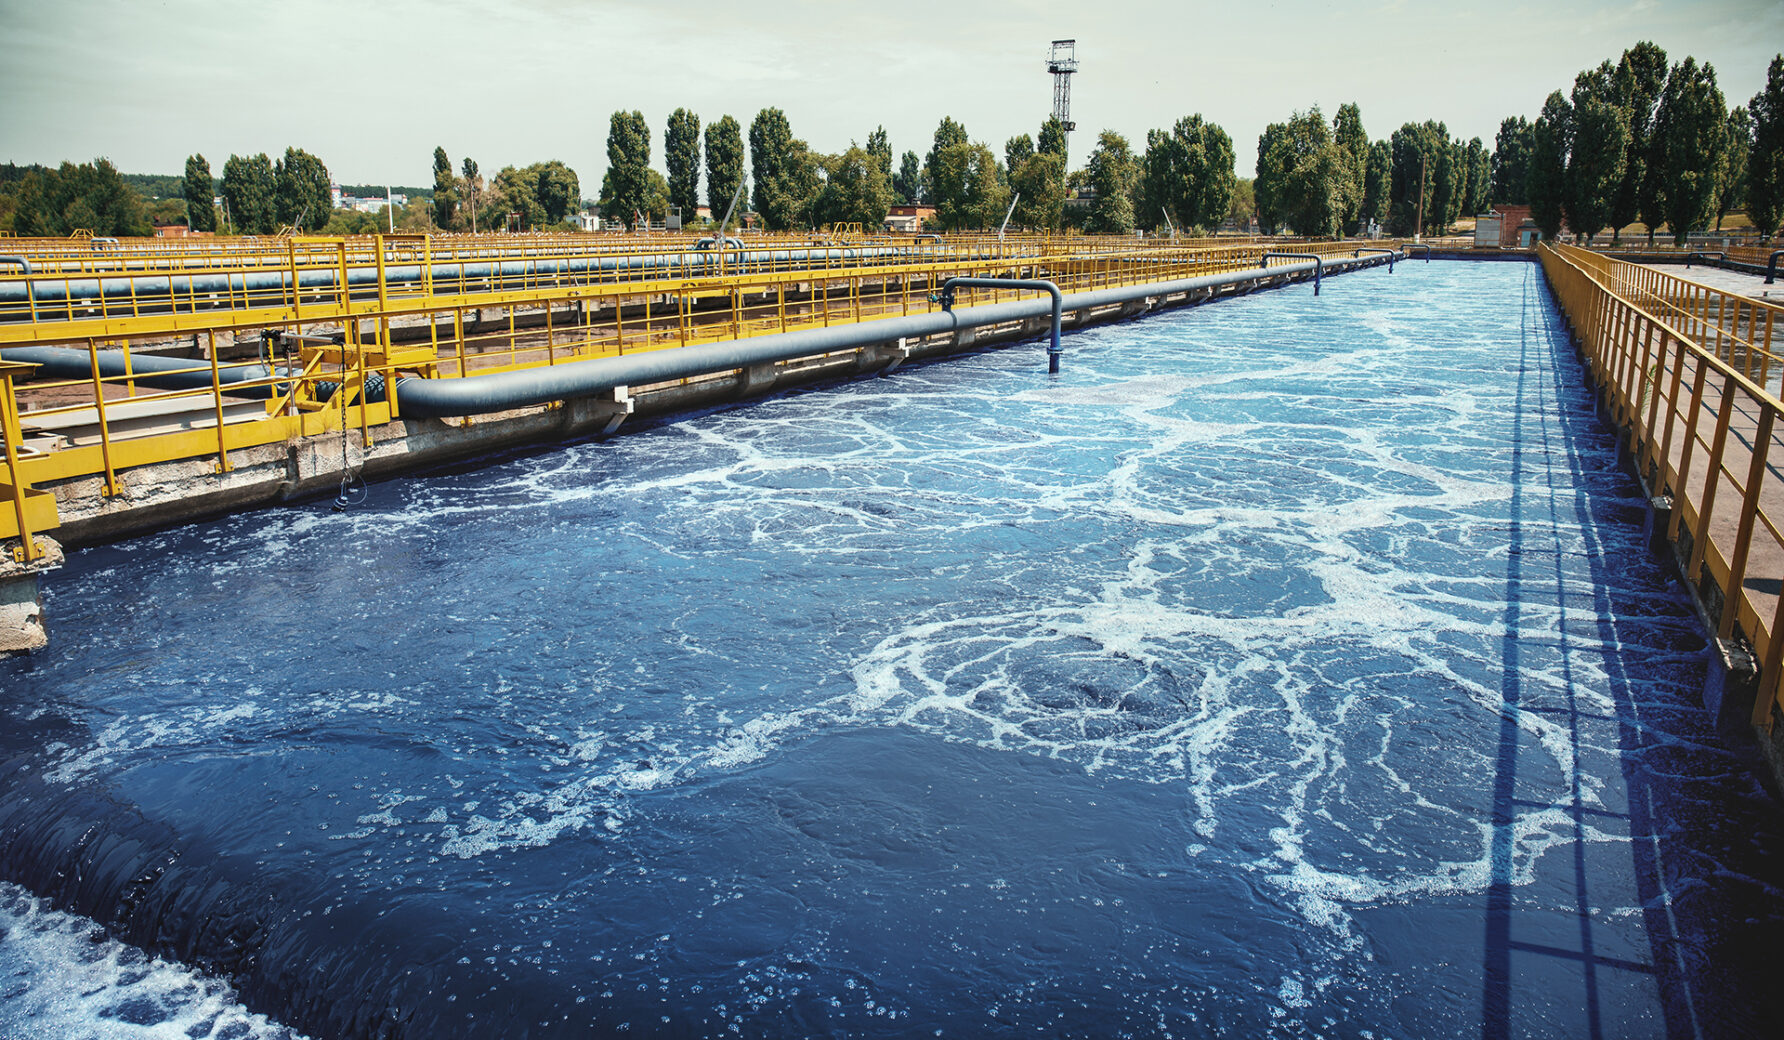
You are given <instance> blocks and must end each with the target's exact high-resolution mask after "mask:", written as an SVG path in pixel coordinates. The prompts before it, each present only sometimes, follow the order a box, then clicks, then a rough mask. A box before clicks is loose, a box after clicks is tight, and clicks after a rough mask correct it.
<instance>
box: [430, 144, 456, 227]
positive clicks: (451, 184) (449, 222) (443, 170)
mask: <svg viewBox="0 0 1784 1040" xmlns="http://www.w3.org/2000/svg"><path fill="white" fill-rule="evenodd" d="M457 220H458V178H456V177H454V176H453V175H452V160H451V159H448V158H447V157H446V149H445V148H435V149H434V225H435V226H436V227H440V228H451V227H453V226H454V224H455V223H456V222H457Z"/></svg>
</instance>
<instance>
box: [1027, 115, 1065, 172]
mask: <svg viewBox="0 0 1784 1040" xmlns="http://www.w3.org/2000/svg"><path fill="white" fill-rule="evenodd" d="M1068 143H1069V142H1068V141H1067V139H1066V129H1065V124H1064V123H1062V122H1060V121H1059V118H1058V117H1057V116H1048V117H1047V121H1046V122H1045V123H1042V124H1041V133H1040V136H1038V137H1036V138H1035V141H1034V150H1035V151H1037V152H1046V153H1048V154H1049V155H1057V156H1059V165H1060V168H1061V169H1064V168H1065V166H1066V163H1067V161H1068V157H1067V155H1066V149H1067V145H1068Z"/></svg>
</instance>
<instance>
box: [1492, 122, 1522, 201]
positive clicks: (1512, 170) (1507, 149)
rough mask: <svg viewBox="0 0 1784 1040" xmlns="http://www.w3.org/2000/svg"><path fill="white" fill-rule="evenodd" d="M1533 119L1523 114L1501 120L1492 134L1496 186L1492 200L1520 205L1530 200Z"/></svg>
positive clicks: (1494, 182)
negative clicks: (1497, 133) (1493, 136)
mask: <svg viewBox="0 0 1784 1040" xmlns="http://www.w3.org/2000/svg"><path fill="white" fill-rule="evenodd" d="M1531 144H1532V142H1531V140H1530V121H1529V120H1527V119H1525V118H1524V117H1523V116H1512V117H1510V118H1509V119H1504V120H1501V121H1500V123H1499V135H1498V136H1497V137H1495V138H1493V190H1492V194H1491V196H1490V199H1489V201H1490V202H1503V203H1505V204H1506V205H1509V206H1521V205H1523V204H1524V203H1526V202H1528V201H1529V200H1530V194H1529V188H1528V185H1529V182H1530V147H1531Z"/></svg>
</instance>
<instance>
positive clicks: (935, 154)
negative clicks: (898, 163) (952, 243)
mask: <svg viewBox="0 0 1784 1040" xmlns="http://www.w3.org/2000/svg"><path fill="white" fill-rule="evenodd" d="M967 143H968V142H967V138H966V127H964V126H962V125H960V124H959V123H957V122H955V121H954V119H953V117H952V116H943V117H942V121H941V122H940V123H939V124H937V126H936V128H935V137H934V139H933V140H932V141H931V142H930V145H929V154H928V155H926V156H924V157H923V194H924V197H926V198H927V199H929V201H930V203H931V204H933V205H935V206H937V207H938V208H939V207H940V206H941V205H942V204H943V202H944V199H945V197H946V195H950V194H953V191H952V187H951V185H950V187H949V189H948V190H947V191H946V192H944V190H943V189H942V188H939V187H937V180H936V178H937V176H938V174H939V175H940V176H941V177H943V178H944V179H946V178H947V177H948V176H949V175H950V174H951V172H952V171H938V169H937V165H936V164H937V163H938V162H939V161H940V160H941V159H942V153H943V152H945V151H947V150H948V149H949V148H952V147H954V146H956V145H965V144H967Z"/></svg>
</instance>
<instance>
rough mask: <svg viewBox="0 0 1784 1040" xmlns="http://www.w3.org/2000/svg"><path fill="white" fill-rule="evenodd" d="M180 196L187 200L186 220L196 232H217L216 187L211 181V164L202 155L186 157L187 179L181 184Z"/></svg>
mask: <svg viewBox="0 0 1784 1040" xmlns="http://www.w3.org/2000/svg"><path fill="white" fill-rule="evenodd" d="M180 195H181V197H182V198H184V199H185V200H186V220H187V223H188V226H189V227H191V228H192V230H194V231H215V230H217V204H216V203H215V202H214V201H212V200H214V199H215V198H216V196H217V191H216V185H215V184H214V183H213V182H212V181H211V164H210V163H208V162H206V161H205V158H204V156H202V155H191V156H187V157H186V177H185V180H183V181H182V182H181V183H180Z"/></svg>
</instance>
